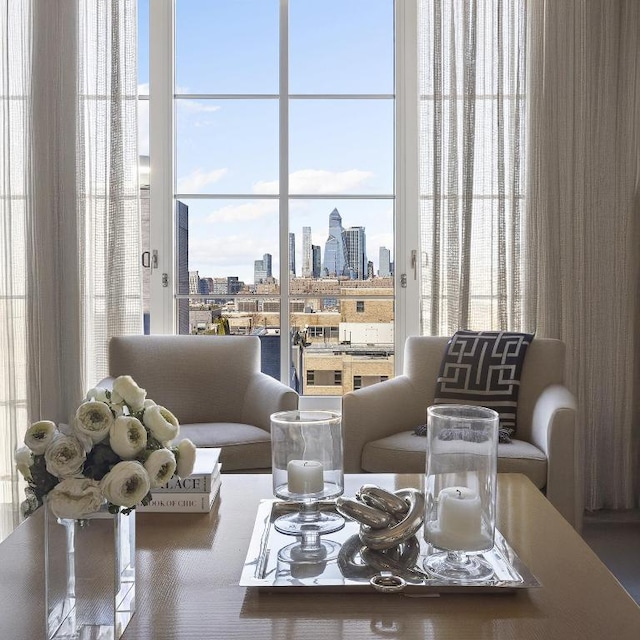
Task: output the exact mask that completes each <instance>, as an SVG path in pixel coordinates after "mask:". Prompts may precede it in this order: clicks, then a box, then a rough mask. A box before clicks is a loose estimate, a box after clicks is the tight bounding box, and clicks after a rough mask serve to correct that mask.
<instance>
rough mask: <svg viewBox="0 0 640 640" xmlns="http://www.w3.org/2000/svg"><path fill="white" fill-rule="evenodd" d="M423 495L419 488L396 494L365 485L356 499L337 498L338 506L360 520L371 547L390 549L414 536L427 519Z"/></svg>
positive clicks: (363, 537)
mask: <svg viewBox="0 0 640 640" xmlns="http://www.w3.org/2000/svg"><path fill="white" fill-rule="evenodd" d="M424 504H425V503H424V495H423V494H422V492H421V491H418V490H417V489H399V490H398V491H394V492H393V493H391V492H389V491H386V490H385V489H381V488H380V487H377V486H375V485H372V484H365V485H363V486H362V487H361V488H360V490H359V491H358V492H357V493H356V497H355V499H353V498H338V499H337V500H336V509H337V510H338V511H339V512H340V513H341V514H342V515H343V516H347V517H349V518H352V519H353V520H356V521H357V522H359V523H360V533H359V537H360V541H361V542H362V544H363V545H365V546H366V547H368V548H369V549H374V550H377V551H381V550H385V549H391V548H393V547H396V546H398V545H400V544H402V543H403V542H406V541H408V540H409V538H411V537H412V536H413V535H415V533H416V532H417V531H418V529H419V528H420V527H421V526H422V523H423V522H424Z"/></svg>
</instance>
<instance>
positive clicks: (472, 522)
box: [428, 487, 491, 551]
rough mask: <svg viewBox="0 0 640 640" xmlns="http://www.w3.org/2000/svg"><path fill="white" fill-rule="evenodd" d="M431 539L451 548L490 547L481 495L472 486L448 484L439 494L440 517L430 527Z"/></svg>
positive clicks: (478, 548) (432, 541)
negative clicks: (449, 485) (484, 527)
mask: <svg viewBox="0 0 640 640" xmlns="http://www.w3.org/2000/svg"><path fill="white" fill-rule="evenodd" d="M428 531H429V534H430V536H429V538H430V542H431V543H432V544H434V545H435V546H437V547H440V548H442V549H449V550H451V551H478V550H481V549H486V548H487V547H488V546H491V541H490V540H489V538H488V537H487V535H486V534H485V533H483V531H482V503H481V501H480V496H479V495H478V494H477V493H476V492H475V491H473V490H472V489H469V487H447V488H445V489H443V490H442V491H440V493H439V494H438V519H437V520H436V521H435V522H433V523H432V524H431V526H430V527H429V528H428Z"/></svg>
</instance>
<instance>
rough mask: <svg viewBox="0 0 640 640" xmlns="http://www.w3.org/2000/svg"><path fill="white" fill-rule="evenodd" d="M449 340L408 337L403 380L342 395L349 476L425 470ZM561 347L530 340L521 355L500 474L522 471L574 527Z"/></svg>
mask: <svg viewBox="0 0 640 640" xmlns="http://www.w3.org/2000/svg"><path fill="white" fill-rule="evenodd" d="M448 340H449V338H448V337H443V336H439V337H411V338H408V339H407V342H406V344H405V353H404V363H405V364H404V373H403V375H401V376H398V377H396V378H393V379H391V380H387V381H385V382H380V383H378V384H374V385H372V386H370V387H366V388H363V389H359V390H357V391H352V392H350V393H347V394H345V396H344V397H343V399H342V429H343V434H344V456H345V458H344V466H345V471H346V472H347V473H358V472H362V471H367V472H372V473H382V472H392V473H424V471H425V457H426V438H423V437H419V436H415V435H413V430H414V429H415V427H417V426H418V425H421V424H424V423H425V421H426V411H427V407H428V406H430V405H431V404H432V403H433V394H434V391H435V384H436V379H437V377H438V373H439V369H440V363H441V361H442V356H443V354H444V351H445V349H446V346H447V342H448ZM564 359H565V345H564V343H563V342H561V341H560V340H551V339H543V338H534V340H533V341H532V342H531V345H530V346H529V348H528V350H527V355H526V358H525V362H524V366H523V370H522V377H521V385H520V392H519V397H518V427H517V433H516V436H515V438H514V441H513V442H512V444H501V445H499V446H498V471H499V472H511V473H523V474H525V475H526V476H528V477H529V478H530V479H531V480H532V482H533V483H534V484H535V485H536V486H537V487H538V488H540V489H544V490H545V492H546V495H547V497H548V498H549V500H550V501H551V503H552V504H553V505H554V506H555V507H556V508H557V509H558V510H559V511H560V513H562V515H563V516H564V517H565V518H566V519H567V520H568V521H569V522H570V523H571V524H572V525H573V526H574V527H576V529H578V530H580V528H581V526H582V488H581V487H582V474H581V469H582V466H581V464H580V463H579V461H578V460H577V452H578V447H577V424H576V407H575V399H574V397H573V395H572V394H571V393H570V392H569V391H568V389H567V388H566V387H565V386H564Z"/></svg>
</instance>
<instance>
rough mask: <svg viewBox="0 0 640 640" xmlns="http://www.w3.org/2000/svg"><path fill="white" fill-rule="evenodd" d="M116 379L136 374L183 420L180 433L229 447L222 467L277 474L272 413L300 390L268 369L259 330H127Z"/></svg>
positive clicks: (114, 364) (115, 346)
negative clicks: (236, 332)
mask: <svg viewBox="0 0 640 640" xmlns="http://www.w3.org/2000/svg"><path fill="white" fill-rule="evenodd" d="M109 375H110V376H111V377H110V378H109V379H106V380H105V381H103V383H101V384H102V386H108V385H109V382H110V381H111V380H113V378H115V377H117V376H120V375H130V376H132V377H133V379H134V380H135V381H136V382H137V383H138V384H139V385H140V386H141V387H143V388H144V389H146V391H147V396H148V397H149V398H151V399H153V400H155V401H156V402H157V403H158V404H161V405H163V406H166V407H167V408H168V409H169V410H170V411H171V412H172V413H174V414H175V416H176V417H177V418H178V420H179V421H180V437H181V438H189V439H191V440H192V441H193V442H194V444H195V445H196V446H197V447H221V448H222V453H221V462H222V470H223V471H226V472H230V471H233V472H239V471H241V472H246V471H253V472H269V471H270V470H271V433H270V426H271V425H270V420H269V416H270V415H271V414H272V413H274V412H276V411H288V410H293V409H297V408H298V394H297V393H296V392H295V391H294V390H293V389H291V388H289V387H287V386H286V385H284V384H282V383H281V382H279V381H278V380H275V379H274V378H272V377H271V376H268V375H266V374H264V373H262V372H261V371H260V339H259V338H258V337H257V336H182V335H153V336H141V335H138V336H121V337H114V338H112V339H111V341H110V343H109Z"/></svg>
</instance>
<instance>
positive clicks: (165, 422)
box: [142, 404, 180, 444]
mask: <svg viewBox="0 0 640 640" xmlns="http://www.w3.org/2000/svg"><path fill="white" fill-rule="evenodd" d="M142 420H143V422H144V426H145V427H147V429H149V431H151V435H152V436H153V437H154V438H155V439H156V440H158V441H159V442H162V443H163V444H164V443H165V442H171V440H173V439H174V438H175V437H176V436H177V435H178V433H179V431H180V424H179V423H178V418H176V417H175V416H174V415H173V413H171V411H169V409H165V408H164V407H161V406H160V405H159V404H156V405H154V406H153V407H147V408H146V409H145V410H144V414H143V415H142Z"/></svg>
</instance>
